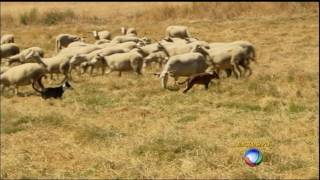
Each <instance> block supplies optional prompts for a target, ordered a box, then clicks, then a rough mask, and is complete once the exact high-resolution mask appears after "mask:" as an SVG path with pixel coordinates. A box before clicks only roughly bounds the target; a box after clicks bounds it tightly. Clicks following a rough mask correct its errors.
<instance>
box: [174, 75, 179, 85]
mask: <svg viewBox="0 0 320 180" xmlns="http://www.w3.org/2000/svg"><path fill="white" fill-rule="evenodd" d="M178 79H179V78H178V77H174V86H178V83H177V81H178Z"/></svg>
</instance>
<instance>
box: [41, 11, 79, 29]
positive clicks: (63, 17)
mask: <svg viewBox="0 0 320 180" xmlns="http://www.w3.org/2000/svg"><path fill="white" fill-rule="evenodd" d="M74 18H75V13H74V11H73V10H71V9H66V10H64V11H59V10H51V11H48V12H45V13H44V16H43V18H42V23H43V24H45V25H55V24H58V23H59V22H65V21H67V20H72V19H74Z"/></svg>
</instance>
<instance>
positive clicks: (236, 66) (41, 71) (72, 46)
mask: <svg viewBox="0 0 320 180" xmlns="http://www.w3.org/2000/svg"><path fill="white" fill-rule="evenodd" d="M121 33H122V35H118V36H115V37H113V38H111V37H112V36H111V33H110V32H109V31H100V32H97V31H93V32H92V34H93V36H94V37H95V39H96V42H95V43H94V44H89V43H86V42H84V39H83V38H81V37H79V36H75V35H71V34H60V35H58V36H57V37H56V55H54V56H53V57H44V54H45V53H44V51H43V49H42V48H40V47H30V48H27V49H24V50H20V48H19V46H18V45H17V44H15V42H14V36H13V35H11V34H7V35H3V36H2V37H1V50H0V53H1V76H0V83H1V92H3V91H4V90H5V87H14V92H15V94H17V93H18V87H19V86H27V85H31V84H32V83H33V82H36V81H37V80H38V79H39V78H40V77H41V76H43V75H45V74H50V75H51V79H53V74H57V76H58V75H59V74H62V75H64V80H66V79H72V77H71V72H72V70H74V69H75V70H78V71H80V72H79V73H80V74H83V73H87V69H88V68H89V69H90V72H89V73H90V74H92V73H93V71H94V69H101V72H102V75H104V74H109V73H111V72H113V71H117V72H118V73H119V76H121V72H124V71H133V72H135V73H136V74H138V75H140V74H142V70H143V69H145V68H148V67H150V64H151V63H157V64H159V67H160V68H162V71H161V72H160V73H154V74H155V75H157V76H158V77H159V78H160V81H161V87H163V88H167V81H168V77H173V78H174V80H175V83H176V82H177V80H178V78H179V77H180V76H185V77H189V76H191V75H194V74H197V73H203V72H213V71H215V72H216V73H217V74H219V73H220V71H221V70H223V71H225V72H226V74H227V76H228V77H230V76H231V75H232V74H234V76H235V77H236V78H239V77H241V76H244V75H246V74H247V72H248V76H250V75H251V74H252V70H251V68H250V62H251V61H255V59H256V53H255V47H254V45H253V44H252V43H250V42H248V41H234V42H223V43H222V42H219V43H217V42H215V43H208V42H205V41H201V40H198V39H197V38H194V37H191V35H190V33H189V31H188V28H187V27H186V26H169V27H167V29H166V33H165V37H164V38H163V39H162V40H160V41H156V42H153V43H152V41H151V39H149V38H147V37H139V36H138V34H137V31H136V29H135V28H128V29H127V28H124V27H122V28H121ZM106 69H108V71H107V72H105V70H106ZM40 88H43V87H40Z"/></svg>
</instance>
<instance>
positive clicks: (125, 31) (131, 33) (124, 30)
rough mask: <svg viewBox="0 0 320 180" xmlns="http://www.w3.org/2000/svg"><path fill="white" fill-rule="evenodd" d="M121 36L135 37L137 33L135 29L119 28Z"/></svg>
mask: <svg viewBox="0 0 320 180" xmlns="http://www.w3.org/2000/svg"><path fill="white" fill-rule="evenodd" d="M121 34H123V35H129V36H137V35H138V33H137V31H136V29H135V28H128V29H127V28H125V27H121Z"/></svg>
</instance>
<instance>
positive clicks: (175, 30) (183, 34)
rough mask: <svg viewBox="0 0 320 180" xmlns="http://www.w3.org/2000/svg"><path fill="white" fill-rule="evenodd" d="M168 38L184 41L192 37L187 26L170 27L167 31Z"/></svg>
mask: <svg viewBox="0 0 320 180" xmlns="http://www.w3.org/2000/svg"><path fill="white" fill-rule="evenodd" d="M166 36H167V37H176V38H182V39H184V38H188V37H191V36H190V33H189V30H188V28H187V27H186V26H168V27H167V29H166Z"/></svg>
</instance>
